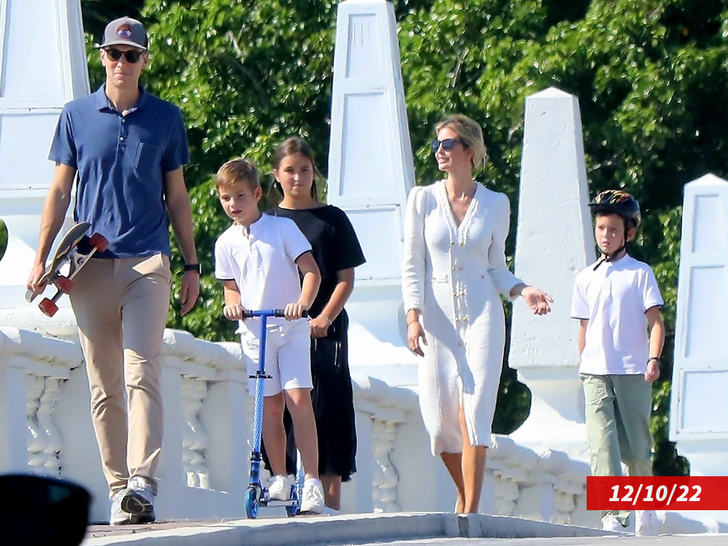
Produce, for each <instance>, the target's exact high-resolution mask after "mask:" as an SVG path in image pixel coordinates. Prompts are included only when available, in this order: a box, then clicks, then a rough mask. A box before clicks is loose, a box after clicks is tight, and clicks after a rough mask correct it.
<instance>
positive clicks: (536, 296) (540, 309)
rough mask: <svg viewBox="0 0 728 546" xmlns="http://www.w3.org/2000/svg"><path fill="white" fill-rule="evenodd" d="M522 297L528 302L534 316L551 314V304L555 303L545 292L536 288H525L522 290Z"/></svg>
mask: <svg viewBox="0 0 728 546" xmlns="http://www.w3.org/2000/svg"><path fill="white" fill-rule="evenodd" d="M521 296H523V299H524V300H526V303H527V304H528V307H530V308H531V311H533V314H534V315H545V314H547V313H550V312H551V306H550V305H549V303H553V302H554V299H553V298H552V297H551V296H549V295H548V294H547V293H546V292H544V291H543V290H539V289H538V288H536V287H535V286H525V287H523V290H521Z"/></svg>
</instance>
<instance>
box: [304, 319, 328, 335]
mask: <svg viewBox="0 0 728 546" xmlns="http://www.w3.org/2000/svg"><path fill="white" fill-rule="evenodd" d="M308 326H309V328H311V337H326V334H328V333H329V327H330V326H331V321H330V320H329V319H328V318H326V317H325V316H323V315H319V316H317V317H316V318H314V319H311V320H310V321H309V323H308Z"/></svg>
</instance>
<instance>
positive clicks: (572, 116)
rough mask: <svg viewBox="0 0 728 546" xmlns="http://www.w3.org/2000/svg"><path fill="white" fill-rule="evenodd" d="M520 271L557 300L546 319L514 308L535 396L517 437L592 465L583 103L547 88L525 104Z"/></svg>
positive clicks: (514, 349)
mask: <svg viewBox="0 0 728 546" xmlns="http://www.w3.org/2000/svg"><path fill="white" fill-rule="evenodd" d="M525 118H526V120H525V133H524V145H523V159H522V164H521V186H520V193H519V198H518V231H517V238H516V257H515V264H516V268H515V269H516V270H515V273H516V275H517V276H519V277H520V278H522V279H524V280H525V281H526V282H527V283H529V284H532V285H534V286H538V287H539V288H541V289H543V290H545V291H546V292H548V293H549V294H551V296H553V298H554V304H553V306H552V308H553V311H552V313H551V314H550V315H547V316H545V317H537V316H535V315H533V313H531V311H530V310H529V309H528V307H527V306H526V305H525V303H524V302H523V301H522V300H521V301H518V302H516V304H515V305H514V306H513V323H512V324H513V328H512V333H511V348H510V355H509V362H510V366H511V367H512V368H516V369H518V376H519V379H520V380H521V381H523V382H524V383H525V384H526V385H527V386H528V387H529V389H530V390H531V394H532V396H533V397H532V403H531V413H530V415H529V417H528V419H527V421H526V422H525V423H524V424H523V425H522V426H521V427H520V428H519V429H518V430H517V431H515V432H514V433H513V434H512V435H511V437H512V438H513V439H514V440H516V441H517V442H518V443H519V444H521V445H525V446H528V447H532V448H536V447H549V448H551V449H556V450H562V451H565V452H567V453H569V454H570V455H571V456H572V457H575V458H577V459H586V457H587V455H586V430H585V428H584V408H583V395H582V390H581V385H580V382H579V378H578V374H577V370H578V366H579V355H578V351H577V346H576V337H577V336H576V334H577V329H578V324H577V322H576V321H575V320H573V319H571V318H570V316H569V315H570V313H569V311H570V306H571V294H572V290H573V283H574V277H575V276H576V273H577V272H579V271H580V270H581V269H583V268H585V267H586V266H587V265H588V264H589V263H592V262H593V261H594V259H595V254H594V250H593V248H594V244H593V236H592V230H591V223H590V218H589V213H588V207H587V205H588V201H589V195H588V187H587V180H586V169H585V167H584V145H583V137H582V133H581V117H580V114H579V103H578V101H577V98H576V97H574V96H572V95H569V94H567V93H564V92H563V91H560V90H558V89H555V88H549V89H546V90H544V91H541V92H539V93H536V94H534V95H531V96H530V97H528V98H527V99H526V113H525Z"/></svg>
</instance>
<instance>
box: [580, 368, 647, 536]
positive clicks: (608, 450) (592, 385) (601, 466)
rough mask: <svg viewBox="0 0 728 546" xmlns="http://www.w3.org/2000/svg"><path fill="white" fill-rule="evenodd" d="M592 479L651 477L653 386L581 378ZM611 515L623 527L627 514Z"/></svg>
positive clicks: (628, 379)
mask: <svg viewBox="0 0 728 546" xmlns="http://www.w3.org/2000/svg"><path fill="white" fill-rule="evenodd" d="M580 378H581V382H582V385H583V386H584V402H585V405H586V430H587V443H588V445H589V454H590V458H591V470H592V475H594V476H621V475H622V464H621V463H624V464H625V465H626V466H627V472H628V474H629V475H630V476H652V435H651V434H650V411H651V409H652V384H651V383H648V382H647V381H645V376H644V375H642V374H639V375H585V374H581V375H580ZM609 514H613V515H615V516H617V517H618V518H619V519H620V520H621V521H622V522H623V524H625V523H626V521H627V516H628V515H629V512H619V513H612V512H608V511H604V512H602V517H604V516H605V515H609Z"/></svg>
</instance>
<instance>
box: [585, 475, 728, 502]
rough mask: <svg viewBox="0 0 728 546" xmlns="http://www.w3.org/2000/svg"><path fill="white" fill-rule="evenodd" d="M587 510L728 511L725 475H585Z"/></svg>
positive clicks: (727, 480)
mask: <svg viewBox="0 0 728 546" xmlns="http://www.w3.org/2000/svg"><path fill="white" fill-rule="evenodd" d="M586 508H587V510H668V509H672V510H728V477H725V476H660V477H657V476H655V477H653V476H635V477H626V476H617V477H606V476H598V477H595V476H587V478H586Z"/></svg>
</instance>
